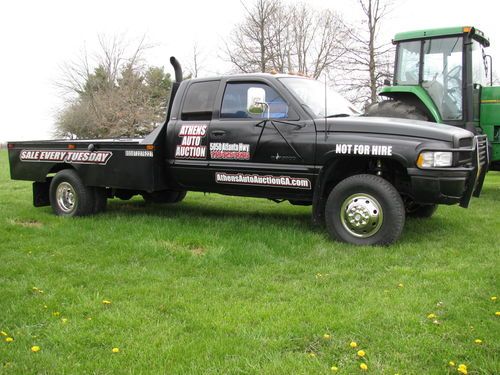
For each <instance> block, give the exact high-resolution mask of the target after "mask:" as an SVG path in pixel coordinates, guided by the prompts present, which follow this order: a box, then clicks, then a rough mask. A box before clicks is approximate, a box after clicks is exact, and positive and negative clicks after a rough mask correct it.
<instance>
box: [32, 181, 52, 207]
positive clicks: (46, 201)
mask: <svg viewBox="0 0 500 375" xmlns="http://www.w3.org/2000/svg"><path fill="white" fill-rule="evenodd" d="M51 181H52V177H50V178H47V181H44V182H37V181H35V182H33V206H35V207H44V206H50V196H49V190H50V182H51Z"/></svg>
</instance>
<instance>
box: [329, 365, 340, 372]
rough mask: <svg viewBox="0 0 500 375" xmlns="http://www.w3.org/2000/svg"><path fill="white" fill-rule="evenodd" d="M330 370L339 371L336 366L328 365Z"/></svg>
mask: <svg viewBox="0 0 500 375" xmlns="http://www.w3.org/2000/svg"><path fill="white" fill-rule="evenodd" d="M330 370H332V372H337V371H339V368H338V367H337V366H332V367H330Z"/></svg>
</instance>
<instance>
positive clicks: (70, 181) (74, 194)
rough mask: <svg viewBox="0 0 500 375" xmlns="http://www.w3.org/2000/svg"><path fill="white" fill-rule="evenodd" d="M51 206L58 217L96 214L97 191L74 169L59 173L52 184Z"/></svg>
mask: <svg viewBox="0 0 500 375" xmlns="http://www.w3.org/2000/svg"><path fill="white" fill-rule="evenodd" d="M50 205H51V206H52V210H53V211H54V213H55V214H56V215H58V216H85V215H90V214H92V213H93V212H94V207H95V191H94V189H93V188H91V187H88V186H85V185H84V184H83V182H82V180H81V179H80V177H78V174H77V173H76V172H75V171H74V170H72V169H64V170H62V171H60V172H58V173H57V174H56V175H55V176H54V178H53V179H52V181H51V183H50Z"/></svg>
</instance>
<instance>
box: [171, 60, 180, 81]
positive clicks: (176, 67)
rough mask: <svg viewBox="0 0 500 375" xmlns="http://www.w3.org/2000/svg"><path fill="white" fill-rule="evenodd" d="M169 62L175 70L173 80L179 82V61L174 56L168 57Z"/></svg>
mask: <svg viewBox="0 0 500 375" xmlns="http://www.w3.org/2000/svg"><path fill="white" fill-rule="evenodd" d="M170 64H172V66H173V68H174V72H175V82H177V83H180V82H181V81H182V68H181V64H179V61H177V59H176V58H175V57H174V56H171V57H170Z"/></svg>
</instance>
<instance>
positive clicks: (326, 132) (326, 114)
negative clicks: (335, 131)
mask: <svg viewBox="0 0 500 375" xmlns="http://www.w3.org/2000/svg"><path fill="white" fill-rule="evenodd" d="M324 78H325V142H326V138H327V137H328V129H327V128H326V127H327V125H328V120H327V116H328V98H327V96H326V95H327V94H326V92H327V89H326V73H325V77H324Z"/></svg>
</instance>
